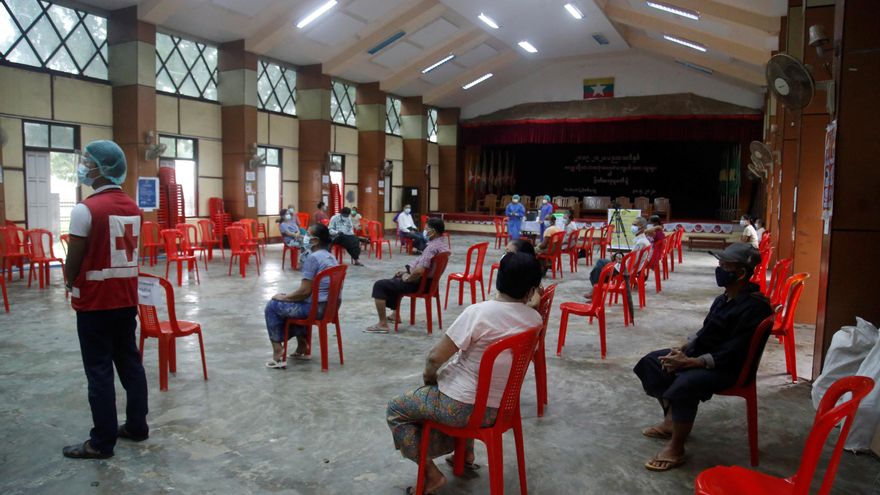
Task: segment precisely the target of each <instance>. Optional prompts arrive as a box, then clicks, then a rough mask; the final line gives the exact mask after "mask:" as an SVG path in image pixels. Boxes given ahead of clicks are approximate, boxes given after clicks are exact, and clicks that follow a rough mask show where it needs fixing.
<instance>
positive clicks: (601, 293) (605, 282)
mask: <svg viewBox="0 0 880 495" xmlns="http://www.w3.org/2000/svg"><path fill="white" fill-rule="evenodd" d="M613 277H614V263H608V264H607V265H605V266H604V267H603V268H602V271H601V272H599V281H598V282H596V285H594V286H593V296H592V298H591V299H590V309H591V310H593V311H599V310H601V309H602V308H604V307H605V299H606V298H607V297H608V289H610V288H611V283H612V281H611V279H612V278H613Z"/></svg>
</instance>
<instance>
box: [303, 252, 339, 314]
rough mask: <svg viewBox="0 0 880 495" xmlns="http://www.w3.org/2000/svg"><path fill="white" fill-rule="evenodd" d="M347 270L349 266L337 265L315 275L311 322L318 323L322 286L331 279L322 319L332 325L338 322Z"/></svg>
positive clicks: (310, 311)
mask: <svg viewBox="0 0 880 495" xmlns="http://www.w3.org/2000/svg"><path fill="white" fill-rule="evenodd" d="M347 269H348V266H347V265H336V266H331V267H329V268H325V269H323V270H321V271H320V272H318V274H317V275H315V279H314V280H312V307H311V309H309V316H308V319H309V320H315V321H318V304H320V302H319V301H318V299H319V297H320V295H321V284H323V282H324V279H329V281H330V285H329V287H328V288H327V304H326V305H325V306H324V315H323V316H322V317H321V321H322V322H324V323H332V322H334V321H335V320H336V313H337V312H338V311H339V300H340V296H341V295H342V286H343V285H344V284H345V272H346V270H347Z"/></svg>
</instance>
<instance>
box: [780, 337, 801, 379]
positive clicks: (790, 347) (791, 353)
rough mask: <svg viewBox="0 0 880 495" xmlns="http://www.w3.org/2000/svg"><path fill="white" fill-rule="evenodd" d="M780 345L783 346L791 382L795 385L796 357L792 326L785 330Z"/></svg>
mask: <svg viewBox="0 0 880 495" xmlns="http://www.w3.org/2000/svg"><path fill="white" fill-rule="evenodd" d="M782 343H783V345H785V361H786V362H787V363H788V367H789V368H790V374H791V382H792V383H797V379H798V377H797V356H796V355H795V354H796V350H795V345H794V326H792V327H791V328H787V329H786V332H785V338H784V339H783V342H782Z"/></svg>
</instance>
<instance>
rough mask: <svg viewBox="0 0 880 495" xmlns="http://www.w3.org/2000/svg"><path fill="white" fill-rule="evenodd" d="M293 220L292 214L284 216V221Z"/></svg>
mask: <svg viewBox="0 0 880 495" xmlns="http://www.w3.org/2000/svg"><path fill="white" fill-rule="evenodd" d="M291 218H292V217H291V216H290V214H287V215H284V220H285V221H287V222H289V221H290V219H291Z"/></svg>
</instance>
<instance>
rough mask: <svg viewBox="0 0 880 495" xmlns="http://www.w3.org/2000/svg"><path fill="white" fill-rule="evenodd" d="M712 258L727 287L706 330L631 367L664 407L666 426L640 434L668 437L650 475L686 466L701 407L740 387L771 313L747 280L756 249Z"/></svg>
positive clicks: (737, 248) (738, 247) (740, 248)
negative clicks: (759, 329)
mask: <svg viewBox="0 0 880 495" xmlns="http://www.w3.org/2000/svg"><path fill="white" fill-rule="evenodd" d="M712 255H713V256H715V257H716V258H718V267H717V268H716V269H715V281H716V282H717V283H718V286H719V287H724V294H722V295H720V296H718V297H717V298H716V299H715V301H714V302H713V303H712V307H711V308H709V314H708V315H707V316H706V319H705V320H703V328H701V329H700V331H698V332H697V333H696V334H695V335H693V336H691V337H689V338H688V342H687V343H686V344H684V345H682V346H680V347H675V348H672V349H662V350H659V351H654V352H652V353H650V354H648V355H647V356H645V357H643V358H642V359H641V360H640V361H639V363H638V364H637V365H636V366H635V368H634V369H633V371H634V372H635V374H636V375H638V377H639V379H640V380H641V381H642V386H643V387H644V389H645V392H646V393H647V394H648V395H650V396H651V397H655V398H656V399H657V400H658V401H660V406H661V407H662V408H663V414H664V416H663V422H661V423H659V424H657V425H655V426H651V427H649V428H646V429H645V430H643V431H642V434H643V435H645V436H647V437H652V438H660V439H664V440H667V439H668V442H667V443H666V446H664V447H663V449H662V450H660V452H658V453H657V455H655V456H654V457H653V458H652V459H651V460H649V461H648V462H647V463H646V464H645V467H646V468H647V469H649V470H651V471H666V470H669V469H672V468H674V467H677V466H680V465H681V464H682V463H683V462H684V443H685V440H687V437H688V435H689V434H690V432H691V428H693V425H694V418H695V417H696V415H697V405H698V404H699V402H700V401H707V400H709V399H710V398H711V397H712V394H713V393H716V392H720V391H722V390H724V389H726V388H729V387H731V386H733V385H734V384H735V383H736V379H737V377H738V375H739V373H740V370H741V369H742V367H743V365H744V363H745V360H746V358H747V356H748V352H749V345H750V343H751V338H752V335H753V334H754V332H755V329H756V328H757V327H758V325H759V324H760V323H761V321H763V320H764V319H765V318H767V317H768V316H770V315H771V314H773V310H772V309H771V307H770V303H769V302H768V301H767V298H765V297H764V296H763V295H762V294H761V292H760V290H759V289H758V286H757V285H755V284H753V283H750V282H749V279H750V278H751V277H752V272H753V271H754V269H755V266H756V265H758V263H759V262H760V260H761V255H760V253H758V250H757V249H755V248H753V247H752V246H751V245H749V244H747V243H736V244H732V245H730V246H728V247H727V249H725V250H724V251H723V252H721V253H712Z"/></svg>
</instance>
